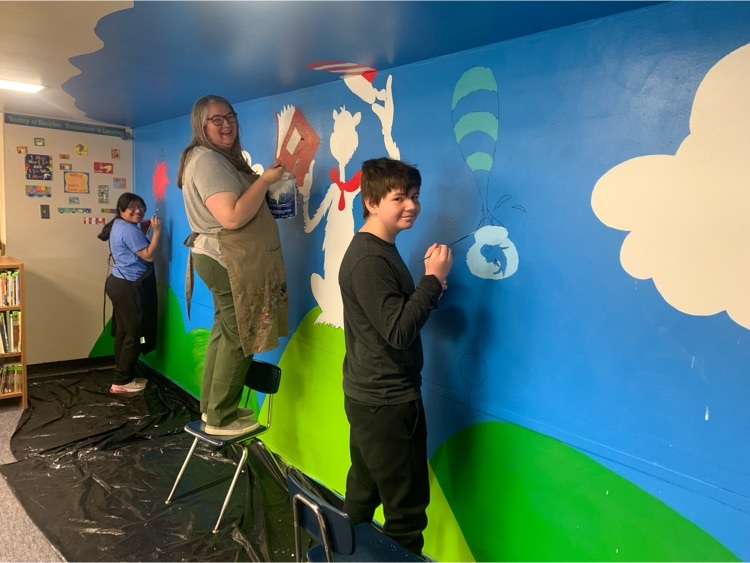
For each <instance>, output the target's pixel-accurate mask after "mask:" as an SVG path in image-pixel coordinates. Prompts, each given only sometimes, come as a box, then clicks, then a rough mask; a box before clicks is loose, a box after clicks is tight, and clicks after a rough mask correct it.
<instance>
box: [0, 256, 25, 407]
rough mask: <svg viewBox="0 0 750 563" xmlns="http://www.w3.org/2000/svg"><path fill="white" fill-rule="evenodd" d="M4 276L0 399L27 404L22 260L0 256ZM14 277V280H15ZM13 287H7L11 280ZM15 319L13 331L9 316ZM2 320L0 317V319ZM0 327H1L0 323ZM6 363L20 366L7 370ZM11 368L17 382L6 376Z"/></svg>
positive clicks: (0, 306) (0, 299)
mask: <svg viewBox="0 0 750 563" xmlns="http://www.w3.org/2000/svg"><path fill="white" fill-rule="evenodd" d="M2 274H10V275H8V276H4V277H5V278H6V279H5V281H6V283H5V291H2V289H3V285H2V280H3V277H0V315H2V316H3V317H5V318H4V323H5V331H4V333H5V334H4V335H3V334H2V332H0V338H4V341H3V343H2V345H0V366H1V367H2V368H3V370H4V371H5V375H4V378H3V380H2V381H0V400H3V399H11V398H20V399H21V407H22V408H24V409H25V408H26V407H27V406H28V386H27V382H26V318H25V312H24V300H25V298H26V287H25V280H24V271H23V263H22V262H19V261H18V260H16V259H15V258H11V257H10V256H0V275H2ZM15 276H17V277H18V282H17V283H16V282H15ZM11 281H12V283H13V284H14V285H13V287H12V288H11V287H8V286H9V284H10V283H11ZM14 317H17V318H18V323H17V330H16V332H15V333H14V332H13V318H14ZM0 323H2V320H0ZM0 328H2V327H1V326H0ZM10 366H20V369H15V370H14V369H9V367H10ZM13 371H19V372H20V381H19V380H18V379H17V378H16V377H13V378H12V380H9V379H11V378H10V375H11V373H12V372H13Z"/></svg>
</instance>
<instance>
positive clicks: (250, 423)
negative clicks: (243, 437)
mask: <svg viewBox="0 0 750 563" xmlns="http://www.w3.org/2000/svg"><path fill="white" fill-rule="evenodd" d="M258 426H260V424H259V423H258V421H257V420H248V419H247V418H238V419H237V420H235V421H233V422H230V423H229V424H227V425H225V426H210V425H208V424H206V434H212V435H214V436H236V435H238V434H247V433H248V432H252V431H253V430H255V429H256V428H258Z"/></svg>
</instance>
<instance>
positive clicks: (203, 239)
mask: <svg viewBox="0 0 750 563" xmlns="http://www.w3.org/2000/svg"><path fill="white" fill-rule="evenodd" d="M183 178H184V180H183V186H182V196H183V198H184V200H185V213H186V214H187V219H188V224H189V225H190V229H191V230H192V231H194V232H196V233H201V234H205V233H209V234H211V233H218V232H219V231H221V230H222V229H223V227H222V226H221V223H219V222H218V221H217V220H216V219H215V218H214V216H213V215H212V214H211V212H210V211H209V210H208V207H206V200H207V199H208V197H209V196H211V195H213V194H216V193H219V192H233V193H236V194H237V195H238V196H240V195H242V194H243V193H244V192H245V190H247V188H248V187H250V185H251V184H252V183H253V182H254V181H255V180H256V179H257V176H249V175H245V174H243V173H242V172H240V171H239V170H237V169H236V168H235V167H234V165H233V164H232V163H231V162H229V160H228V159H227V158H225V157H224V156H223V155H222V154H221V153H219V152H217V151H215V150H211V149H209V148H207V147H195V148H194V149H192V150H191V151H190V154H189V155H188V157H187V159H186V161H185V170H184V174H183ZM193 252H196V253H198V254H205V255H207V256H210V257H211V258H213V259H214V260H217V261H218V262H219V263H220V264H221V265H222V266H224V267H226V263H225V262H224V258H223V257H222V256H221V251H220V250H219V241H218V240H217V239H216V237H207V236H198V237H197V238H196V239H195V243H194V246H193Z"/></svg>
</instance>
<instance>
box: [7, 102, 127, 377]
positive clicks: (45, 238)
mask: <svg viewBox="0 0 750 563" xmlns="http://www.w3.org/2000/svg"><path fill="white" fill-rule="evenodd" d="M3 135H4V142H3V144H2V146H3V149H4V150H3V157H4V173H3V175H2V180H3V189H2V192H3V194H4V201H5V208H4V212H3V215H2V217H3V229H4V233H3V242H4V243H5V244H6V249H5V251H6V254H8V255H10V256H13V257H14V258H17V259H18V260H21V261H22V262H24V264H25V272H26V292H27V294H26V295H27V297H26V311H24V313H25V314H26V322H27V325H26V326H27V330H26V334H27V338H26V346H27V356H26V358H27V362H28V363H29V364H39V363H46V362H57V361H65V360H76V359H81V358H87V357H89V355H90V353H91V351H92V348H93V347H94V345H95V344H96V342H97V341H98V340H99V338H100V336H101V333H102V328H103V326H104V323H105V322H107V321H108V320H109V318H110V316H111V305H110V304H109V303H108V302H107V301H105V296H104V280H105V279H106V277H107V274H108V270H107V268H108V266H107V257H108V255H109V250H108V246H107V244H106V243H104V242H102V241H100V240H99V239H98V238H96V235H97V234H98V233H99V231H100V230H101V228H102V226H103V224H104V222H105V221H108V220H110V219H111V218H112V217H114V215H113V214H112V213H111V212H110V210H111V209H113V208H114V207H115V204H116V202H117V198H118V197H119V195H120V194H121V193H122V192H123V191H125V190H128V191H132V188H133V142H132V139H131V138H130V137H131V134H130V132H129V130H127V129H124V128H120V127H110V126H106V125H101V124H99V125H96V124H90V123H76V122H71V121H65V120H59V119H49V118H45V117H43V116H42V117H40V116H27V115H19V114H10V113H5V114H4V115H3ZM123 136H124V137H126V138H123ZM32 155H38V156H39V157H44V158H40V159H36V158H33V157H32ZM46 157H49V158H48V159H47V158H46ZM31 161H37V162H40V163H41V164H40V166H41V165H42V164H44V165H46V163H47V161H48V163H49V164H48V166H47V168H48V172H46V173H42V172H41V171H39V172H38V173H35V172H33V168H34V166H33V165H32V164H31ZM63 168H64V169H63ZM38 170H41V168H39V169H38ZM50 176H51V177H50ZM43 206H46V207H47V208H48V209H47V211H48V214H47V218H43ZM105 307H106V309H105ZM107 353H108V354H111V353H112V351H111V346H110V349H109V351H108V352H106V351H105V352H104V354H107Z"/></svg>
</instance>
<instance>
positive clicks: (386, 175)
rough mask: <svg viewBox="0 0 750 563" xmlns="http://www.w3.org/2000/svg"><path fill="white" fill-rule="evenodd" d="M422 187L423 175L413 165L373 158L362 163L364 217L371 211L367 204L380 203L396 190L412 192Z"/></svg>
mask: <svg viewBox="0 0 750 563" xmlns="http://www.w3.org/2000/svg"><path fill="white" fill-rule="evenodd" d="M421 185H422V175H421V174H420V173H419V170H417V168H416V167H415V166H412V165H411V164H407V163H406V162H403V161H401V160H395V159H393V158H387V157H382V158H373V159H370V160H365V161H364V162H363V163H362V178H361V179H360V182H359V187H360V190H361V194H362V208H363V209H364V214H363V217H364V218H365V219H367V217H368V215H370V211H369V210H368V209H367V203H368V202H369V203H380V202H381V201H382V199H383V198H384V197H385V196H386V195H388V193H389V192H391V191H392V190H394V189H403V190H404V192H406V193H408V192H409V191H410V190H413V189H415V188H417V189H418V188H419V187H420V186H421Z"/></svg>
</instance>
